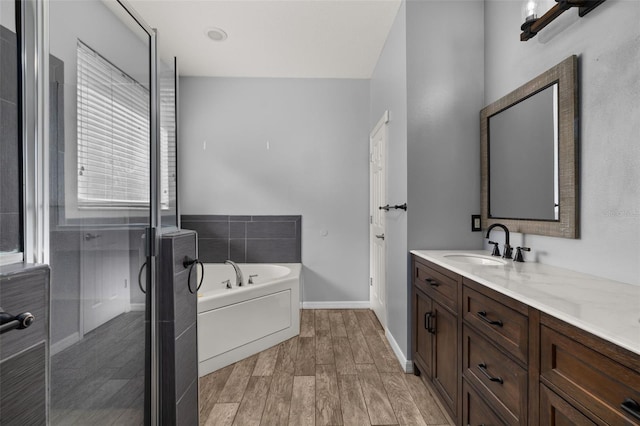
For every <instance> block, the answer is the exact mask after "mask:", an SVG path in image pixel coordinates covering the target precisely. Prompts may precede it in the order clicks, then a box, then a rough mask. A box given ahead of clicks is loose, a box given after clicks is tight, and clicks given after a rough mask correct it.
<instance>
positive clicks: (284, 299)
mask: <svg viewBox="0 0 640 426" xmlns="http://www.w3.org/2000/svg"><path fill="white" fill-rule="evenodd" d="M238 266H239V267H240V270H241V271H242V274H243V276H244V280H245V283H246V282H248V281H249V276H250V275H257V276H256V277H253V279H252V280H253V282H254V284H245V285H244V286H243V287H236V286H235V280H236V274H235V271H234V269H233V267H232V266H231V265H225V264H217V263H205V264H204V281H203V283H202V287H200V290H199V291H198V363H199V368H198V373H199V375H200V376H201V377H202V376H204V375H206V374H209V373H211V372H212V371H215V370H218V369H220V368H222V367H225V366H227V365H229V364H233V363H234V362H237V361H239V360H241V359H243V358H246V357H248V356H251V355H253V354H255V353H258V352H260V351H263V350H265V349H267V348H269V347H271V346H273V345H276V344H278V343H280V342H283V341H285V340H287V339H290V338H291V337H293V336H296V335H298V334H299V332H300V309H299V308H300V272H301V270H302V265H301V264H299V263H287V264H278V265H276V264H273V265H271V264H252V263H247V264H239V265H238ZM226 280H230V281H231V283H232V285H233V287H232V288H230V289H228V288H226V285H225V283H224V282H225V281H226Z"/></svg>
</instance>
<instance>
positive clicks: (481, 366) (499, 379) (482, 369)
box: [478, 362, 504, 384]
mask: <svg viewBox="0 0 640 426" xmlns="http://www.w3.org/2000/svg"><path fill="white" fill-rule="evenodd" d="M478 369H479V370H480V372H481V373H482V374H484V376H485V377H486V378H487V379H489V380H491V381H492V382H497V383H500V384H503V383H504V380H502V377H493V376H492V375H491V374H489V372H488V371H487V364H485V363H484V362H482V363H480V364H478Z"/></svg>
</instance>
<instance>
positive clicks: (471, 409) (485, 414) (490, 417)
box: [462, 380, 504, 426]
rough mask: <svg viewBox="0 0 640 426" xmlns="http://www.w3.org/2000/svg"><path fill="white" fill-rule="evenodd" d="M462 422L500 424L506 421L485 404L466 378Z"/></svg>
mask: <svg viewBox="0 0 640 426" xmlns="http://www.w3.org/2000/svg"><path fill="white" fill-rule="evenodd" d="M462 424H463V425H484V426H500V425H504V422H503V421H502V420H501V419H500V417H498V415H497V414H496V413H494V412H493V410H491V408H489V406H487V404H485V402H484V401H483V400H482V398H480V396H479V395H478V394H477V393H476V391H474V390H473V388H472V387H471V386H470V385H469V383H467V381H466V380H463V381H462Z"/></svg>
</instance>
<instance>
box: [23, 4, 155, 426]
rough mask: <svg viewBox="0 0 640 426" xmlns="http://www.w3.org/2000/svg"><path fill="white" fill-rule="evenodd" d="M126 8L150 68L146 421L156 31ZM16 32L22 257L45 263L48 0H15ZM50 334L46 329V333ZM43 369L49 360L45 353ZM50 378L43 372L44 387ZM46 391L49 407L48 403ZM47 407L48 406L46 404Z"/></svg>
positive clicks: (152, 410) (152, 337) (151, 286)
mask: <svg viewBox="0 0 640 426" xmlns="http://www.w3.org/2000/svg"><path fill="white" fill-rule="evenodd" d="M117 2H118V3H119V4H120V6H122V7H123V8H124V10H125V11H126V12H127V13H128V14H129V15H130V16H131V17H132V18H133V19H134V20H135V21H136V23H137V24H138V25H139V26H140V27H141V28H142V29H143V30H144V31H145V32H146V33H147V35H148V36H149V49H150V52H149V53H150V55H149V58H150V60H149V72H150V126H151V128H150V135H151V140H150V144H151V146H150V154H151V155H150V212H149V213H150V223H149V228H148V230H147V235H148V236H149V237H150V238H147V239H146V243H147V247H146V254H147V262H148V263H147V265H148V273H147V293H148V294H149V298H148V301H149V302H148V304H149V306H148V307H147V309H149V308H150V316H149V322H150V346H151V355H150V357H151V360H150V361H151V362H150V364H151V368H150V370H151V371H149V372H148V373H149V374H150V377H149V379H150V381H151V386H150V413H149V417H148V420H149V421H148V424H150V425H158V424H160V421H161V419H162V413H161V407H160V406H159V385H160V383H159V378H160V371H159V366H160V362H159V354H160V351H159V332H158V318H157V289H156V280H157V276H158V268H159V264H158V262H157V258H156V255H157V253H158V246H159V241H160V240H159V237H160V235H159V232H156V230H159V229H160V195H161V194H160V185H159V182H160V179H159V172H160V169H159V166H160V147H159V134H160V131H159V124H160V123H159V117H158V112H159V96H158V69H157V63H158V49H157V45H158V43H157V33H156V30H155V29H153V28H151V27H150V26H149V25H148V24H147V23H146V22H145V21H144V20H143V19H142V17H141V16H140V15H139V14H138V13H137V12H136V11H135V10H134V9H133V8H132V7H131V6H130V5H129V4H128V3H127V2H126V1H125V0H117ZM16 9H17V10H18V15H19V19H18V20H17V23H16V24H17V25H18V27H19V28H18V34H19V36H20V54H21V58H22V61H21V62H22V64H21V65H22V67H21V72H20V73H19V74H20V76H19V78H21V82H22V92H21V96H20V98H21V102H22V104H21V114H22V126H21V132H22V133H21V136H22V149H23V194H24V195H23V200H24V216H23V223H24V261H25V262H26V263H44V264H46V263H48V262H49V249H48V247H49V202H48V200H49V198H48V197H49V189H48V184H47V179H48V176H49V163H48V162H49V152H48V149H49V113H48V107H47V105H48V103H49V92H48V78H49V51H50V49H49V5H48V2H47V1H46V0H16ZM49 333H50V332H49ZM47 370H48V371H49V372H50V370H51V369H50V359H49V354H47ZM49 386H50V378H49V377H47V388H49ZM49 399H50V396H49V392H48V391H47V401H46V403H47V407H49ZM47 412H48V408H47Z"/></svg>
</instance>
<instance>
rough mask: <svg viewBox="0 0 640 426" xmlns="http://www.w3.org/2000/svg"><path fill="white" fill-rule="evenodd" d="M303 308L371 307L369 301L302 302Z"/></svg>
mask: <svg viewBox="0 0 640 426" xmlns="http://www.w3.org/2000/svg"><path fill="white" fill-rule="evenodd" d="M301 306H302V309H369V306H370V305H369V301H368V300H363V301H360V302H302V303H301Z"/></svg>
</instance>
